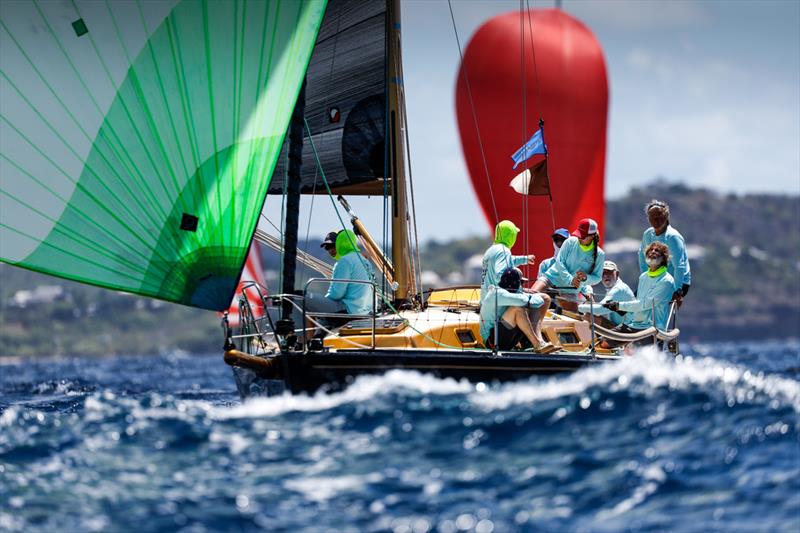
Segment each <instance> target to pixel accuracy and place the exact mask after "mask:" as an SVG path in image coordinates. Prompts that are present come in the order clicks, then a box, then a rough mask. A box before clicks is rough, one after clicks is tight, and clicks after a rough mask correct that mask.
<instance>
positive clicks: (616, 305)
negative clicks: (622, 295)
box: [603, 302, 619, 313]
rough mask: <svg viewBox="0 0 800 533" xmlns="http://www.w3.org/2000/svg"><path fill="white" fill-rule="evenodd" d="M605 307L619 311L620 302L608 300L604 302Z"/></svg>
mask: <svg viewBox="0 0 800 533" xmlns="http://www.w3.org/2000/svg"><path fill="white" fill-rule="evenodd" d="M603 307H605V308H606V309H608V310H609V311H614V312H615V313H616V312H617V311H619V302H606V303H604V304H603Z"/></svg>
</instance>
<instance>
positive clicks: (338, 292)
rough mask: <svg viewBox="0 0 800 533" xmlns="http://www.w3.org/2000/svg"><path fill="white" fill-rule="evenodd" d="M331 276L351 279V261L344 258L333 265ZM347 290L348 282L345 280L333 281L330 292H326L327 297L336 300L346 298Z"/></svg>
mask: <svg viewBox="0 0 800 533" xmlns="http://www.w3.org/2000/svg"><path fill="white" fill-rule="evenodd" d="M331 277H332V278H333V279H334V280H336V279H350V262H349V261H344V258H342V259H340V260H339V261H337V262H336V264H335V265H333V274H332V275H331ZM346 292H347V283H345V282H339V283H336V282H331V285H330V287H329V288H328V292H327V293H326V294H325V297H326V298H329V299H331V300H334V301H339V300H341V299H342V298H344V295H345V293H346Z"/></svg>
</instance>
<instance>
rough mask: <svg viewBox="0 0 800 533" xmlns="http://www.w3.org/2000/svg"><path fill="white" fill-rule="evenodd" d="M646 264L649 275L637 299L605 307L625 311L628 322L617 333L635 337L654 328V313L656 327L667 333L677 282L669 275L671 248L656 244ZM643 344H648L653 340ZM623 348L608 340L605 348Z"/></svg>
mask: <svg viewBox="0 0 800 533" xmlns="http://www.w3.org/2000/svg"><path fill="white" fill-rule="evenodd" d="M644 254H645V261H646V262H647V271H645V272H643V273H642V274H641V275H640V276H639V287H638V288H637V290H636V299H635V300H631V301H627V302H607V303H605V304H603V305H604V307H605V308H606V309H608V310H610V311H625V312H627V314H626V315H625V319H624V321H623V322H622V324H621V325H619V326H617V327H616V328H614V331H619V332H622V333H635V332H638V331H642V330H643V329H647V328H649V327H650V326H652V325H653V315H654V313H655V326H656V327H657V328H658V329H660V330H666V329H667V327H668V323H667V322H668V320H669V304H670V301H671V300H672V293H673V289H674V283H675V280H674V279H673V278H672V276H671V275H670V273H669V272H668V271H667V264H668V263H669V248H667V245H666V244H664V243H661V242H653V243H650V245H649V246H648V247H647V250H645V252H644ZM644 342H647V343H649V342H650V340H646V341H644ZM620 344H622V343H621V342H618V341H612V340H610V339H606V340H604V341H603V345H602V346H603V347H604V348H611V347H614V346H619V345H620Z"/></svg>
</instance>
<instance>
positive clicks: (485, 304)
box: [480, 267, 556, 353]
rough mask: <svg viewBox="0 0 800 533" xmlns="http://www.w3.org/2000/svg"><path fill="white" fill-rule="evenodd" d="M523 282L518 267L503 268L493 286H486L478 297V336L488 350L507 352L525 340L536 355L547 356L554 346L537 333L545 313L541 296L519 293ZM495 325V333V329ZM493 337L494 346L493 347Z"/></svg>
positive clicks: (539, 332) (542, 296)
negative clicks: (479, 324)
mask: <svg viewBox="0 0 800 533" xmlns="http://www.w3.org/2000/svg"><path fill="white" fill-rule="evenodd" d="M524 281H527V280H526V279H525V278H523V277H522V271H521V270H520V269H518V268H514V267H511V268H507V269H505V270H504V271H503V273H502V275H501V276H500V280H499V283H498V285H497V286H495V285H489V286H488V288H487V290H486V292H482V293H481V295H482V298H481V311H480V316H481V337H482V338H483V343H484V345H485V346H487V347H488V348H494V347H496V348H497V349H498V350H503V351H505V350H511V349H513V348H514V347H516V346H517V345H518V344H519V342H520V341H521V340H523V338H527V339H528V341H530V343H531V345H532V346H533V351H535V352H537V353H550V352H553V351H555V350H556V347H555V346H553V345H552V344H550V343H549V342H547V341H545V340H544V339H543V338H542V334H541V321H542V319H543V318H544V314H545V313H546V312H547V306H546V305H545V298H544V297H545V296H546V295H542V294H532V293H528V292H524V291H523V290H522V283H523V282H524ZM531 310H533V311H534V312H536V313H537V314H536V318H535V319H534V320H536V321H538V323H536V325H535V326H536V327H535V326H534V323H533V322H532V321H531V313H530V312H531ZM495 323H496V324H497V330H495ZM495 337H496V344H495Z"/></svg>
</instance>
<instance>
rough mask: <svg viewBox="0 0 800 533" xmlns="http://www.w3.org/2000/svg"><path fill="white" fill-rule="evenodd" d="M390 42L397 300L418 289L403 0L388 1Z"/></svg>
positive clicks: (405, 297) (388, 44)
mask: <svg viewBox="0 0 800 533" xmlns="http://www.w3.org/2000/svg"><path fill="white" fill-rule="evenodd" d="M387 18H388V20H387V24H386V44H387V53H388V56H389V57H388V68H387V74H388V80H387V82H388V83H387V87H388V92H389V114H388V116H387V117H386V118H387V120H388V121H389V128H388V133H389V138H388V139H387V141H388V148H389V150H388V154H389V165H388V166H389V176H388V177H389V180H390V183H391V195H392V265H393V266H394V281H395V282H396V283H397V289H396V290H395V300H398V301H400V300H408V299H409V298H413V297H414V295H415V294H416V293H417V287H416V282H415V279H414V276H413V275H412V272H411V246H410V243H409V237H408V196H407V187H406V153H405V131H406V127H405V120H404V118H403V117H404V116H405V113H403V109H404V108H405V96H404V94H403V65H402V59H401V49H400V0H388V2H387Z"/></svg>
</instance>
